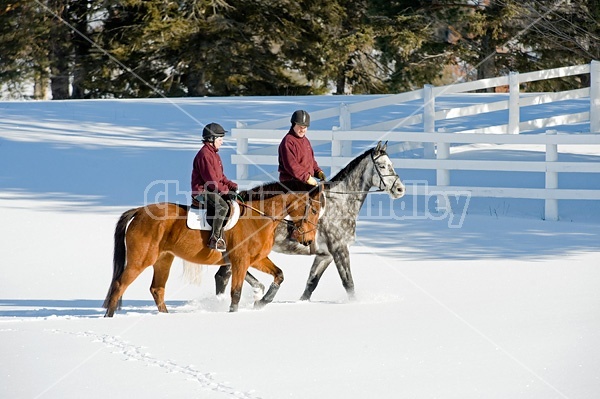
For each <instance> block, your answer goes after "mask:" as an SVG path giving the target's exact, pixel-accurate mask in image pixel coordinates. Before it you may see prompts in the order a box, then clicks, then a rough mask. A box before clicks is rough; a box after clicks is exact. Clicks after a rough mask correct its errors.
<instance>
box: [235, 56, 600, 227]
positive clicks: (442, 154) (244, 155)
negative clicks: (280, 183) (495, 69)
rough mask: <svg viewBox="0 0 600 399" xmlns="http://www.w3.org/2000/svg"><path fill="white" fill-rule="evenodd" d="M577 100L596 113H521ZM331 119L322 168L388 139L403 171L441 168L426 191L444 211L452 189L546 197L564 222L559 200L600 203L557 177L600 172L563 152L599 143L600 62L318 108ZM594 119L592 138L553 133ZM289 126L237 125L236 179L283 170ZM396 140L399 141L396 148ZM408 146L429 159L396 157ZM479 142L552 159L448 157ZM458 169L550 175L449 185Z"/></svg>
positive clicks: (281, 122) (318, 135) (321, 135)
mask: <svg viewBox="0 0 600 399" xmlns="http://www.w3.org/2000/svg"><path fill="white" fill-rule="evenodd" d="M581 74H590V87H587V88H584V89H578V90H570V91H563V92H556V93H540V94H528V93H520V85H521V84H526V83H527V82H532V81H537V80H545V79H552V78H557V77H564V76H573V75H581ZM497 86H508V87H509V90H510V91H509V94H508V99H506V100H503V101H495V102H491V103H484V104H481V103H480V104H476V105H471V106H466V107H460V108H452V109H438V108H440V107H436V98H439V97H440V96H442V95H447V94H455V93H466V92H469V91H474V90H479V89H484V88H488V87H497ZM573 99H581V100H587V99H589V109H588V110H585V111H583V112H576V113H568V111H564V113H562V112H559V111H553V114H552V115H551V116H549V117H545V118H538V119H530V120H522V118H521V111H522V109H523V108H524V107H535V106H542V105H543V104H548V103H554V102H556V103H557V105H559V104H560V103H559V102H560V101H565V100H573ZM415 100H418V101H421V100H422V101H423V104H422V107H420V109H419V111H418V112H415V113H413V114H411V115H409V116H405V117H403V118H400V119H392V120H387V121H383V122H379V123H376V124H371V125H367V126H360V127H353V126H352V115H353V114H357V113H359V112H362V111H366V110H370V111H371V112H372V110H373V109H376V108H382V107H389V106H397V107H402V106H403V104H405V103H407V102H411V101H412V102H414V101H415ZM557 108H558V107H557ZM502 110H508V112H507V116H506V123H503V124H500V125H491V124H490V125H487V126H479V127H477V128H476V129H469V130H460V129H452V128H444V129H440V128H436V125H439V124H442V125H443V122H447V121H449V120H452V119H455V118H459V117H460V118H464V117H469V116H477V117H480V116H481V114H484V113H490V112H497V111H502ZM331 117H339V126H332V127H331V129H330V130H313V129H311V130H310V139H311V142H313V145H315V144H318V143H324V142H327V143H331V155H327V156H318V157H317V161H318V162H319V165H321V166H324V167H327V166H329V167H331V171H332V174H333V173H335V172H336V171H338V170H339V169H341V168H342V167H343V166H345V165H346V164H348V162H350V161H351V160H352V159H353V158H354V156H353V154H352V142H353V141H371V142H375V141H377V140H388V141H389V142H390V146H389V147H388V148H389V149H390V151H388V152H389V153H390V155H391V158H392V160H393V162H394V166H395V167H396V168H400V169H433V170H436V179H437V181H436V185H435V186H433V187H432V186H429V187H428V188H427V190H428V191H431V190H435V191H436V192H438V191H439V192H442V193H444V195H440V196H439V198H438V207H440V208H444V209H447V207H448V202H447V195H452V192H458V191H462V192H465V191H466V192H469V193H471V195H472V196H475V197H504V198H535V199H544V200H545V219H546V220H558V217H559V214H558V200H563V199H582V200H583V199H586V200H600V190H575V189H559V188H558V173H563V172H580V173H600V163H599V164H596V163H590V162H587V163H586V162H559V161H558V147H557V146H558V145H561V144H570V145H600V134H598V133H600V62H598V61H593V62H592V63H591V64H589V65H579V66H572V67H565V68H556V69H550V70H544V71H537V72H530V73H523V74H518V73H511V74H510V75H509V76H504V77H498V78H492V79H484V80H479V81H474V82H467V83H459V84H454V85H449V86H441V87H433V86H431V85H426V86H425V87H424V88H423V89H421V90H415V91H412V92H408V93H401V94H396V95H390V96H385V97H382V98H377V99H374V100H369V101H363V102H358V103H354V104H348V105H346V104H341V105H340V106H339V107H334V108H329V109H324V110H319V111H311V121H312V123H314V122H315V121H319V120H322V119H326V118H331ZM490 120H494V118H490ZM495 120H497V118H496V119H495ZM438 122H441V123H438ZM587 122H589V132H587V133H585V134H580V133H578V134H557V132H556V131H554V130H548V128H550V127H557V126H561V125H569V124H574V123H587ZM415 127H417V128H418V129H417V128H415ZM282 128H283V129H282ZM288 128H289V116H286V117H284V118H280V119H277V120H274V121H270V122H263V123H258V124H254V125H250V126H247V125H245V124H243V123H241V122H238V126H237V127H236V128H235V129H233V130H232V136H233V137H234V138H235V139H236V142H237V143H236V145H237V151H236V154H235V155H232V159H231V161H232V163H234V164H236V168H237V180H241V181H243V180H247V179H248V178H249V176H248V166H249V165H258V166H259V167H260V165H277V163H278V161H277V146H278V144H279V142H280V141H281V138H282V137H283V135H284V134H285V133H286V131H287V129H288ZM407 129H408V130H407ZM540 129H542V134H526V135H525V134H519V133H524V132H536V133H539V131H540ZM544 131H545V133H544ZM250 141H253V142H254V141H256V142H257V143H258V144H259V145H258V148H257V149H254V150H252V151H249V143H250ZM393 143H397V145H394V144H393ZM406 143H419V144H418V145H422V147H423V148H424V155H425V156H424V158H422V159H406V158H399V157H394V155H393V154H394V152H395V151H396V152H397V151H400V150H402V149H405V148H407V146H406ZM478 143H489V144H516V145H540V144H542V145H545V148H546V159H545V161H543V162H531V161H527V162H514V161H483V160H480V161H475V160H453V159H449V156H450V146H451V145H452V144H478ZM412 148H414V146H413V147H412ZM452 170H482V171H485V170H487V171H521V172H543V173H545V175H546V184H545V188H495V187H470V186H469V187H457V186H451V185H450V173H451V171H452ZM419 187H420V186H416V187H415V188H414V192H413V190H412V189H413V188H411V187H407V193H408V194H413V195H425V194H426V193H423V192H420V188H419Z"/></svg>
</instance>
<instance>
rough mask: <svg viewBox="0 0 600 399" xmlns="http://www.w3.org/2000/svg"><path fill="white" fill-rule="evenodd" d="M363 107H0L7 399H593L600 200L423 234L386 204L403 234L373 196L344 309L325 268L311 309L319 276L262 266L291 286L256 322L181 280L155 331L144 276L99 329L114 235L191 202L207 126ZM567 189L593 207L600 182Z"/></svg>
mask: <svg viewBox="0 0 600 399" xmlns="http://www.w3.org/2000/svg"><path fill="white" fill-rule="evenodd" d="M361 99H364V98H363V97H360V96H356V97H346V98H341V97H331V96H323V97H284V98H217V99H189V100H188V99H185V100H183V99H176V100H171V101H167V100H128V101H124V100H123V101H118V100H114V101H108V100H106V101H63V102H2V103H0V220H1V221H2V224H1V226H2V227H0V237H1V238H2V240H1V242H2V244H1V245H0V255H1V256H2V259H3V263H4V267H3V277H2V279H0V338H1V341H0V342H2V344H1V345H0V356H1V358H2V362H1V363H0V397H2V398H80V397H85V398H105V397H112V398H126V397H132V396H134V395H135V397H145V398H265V399H267V398H272V399H280V398H286V397H289V398H294V397H296V398H303V399H305V398H345V399H353V398H364V397H373V398H375V397H376V398H461V399H464V398H502V399H505V398H527V399H538V398H539V399H548V398H578V399H579V398H590V399H591V398H597V397H598V395H599V394H600V372H599V371H598V370H600V318H599V317H598V314H599V311H600V293H599V290H598V288H597V287H598V283H599V282H600V270H599V268H598V264H599V262H598V261H599V260H600V244H599V243H600V240H599V238H600V237H599V236H600V229H598V214H597V213H598V212H597V210H598V204H597V203H595V202H593V201H592V202H585V201H583V202H580V203H574V204H561V212H562V211H564V214H565V215H569V216H568V218H567V217H565V218H563V219H562V220H561V221H559V222H546V221H543V220H540V217H539V216H540V213H539V206H540V204H537V203H524V201H521V202H519V201H515V200H511V201H508V200H498V199H496V200H494V201H487V202H486V201H484V200H480V204H475V203H473V204H472V206H473V207H472V208H471V206H470V207H469V212H467V214H466V217H465V219H464V222H463V223H462V224H461V225H460V226H458V227H457V226H450V225H449V222H448V220H433V219H432V218H428V217H426V216H427V214H426V212H424V211H423V209H420V208H419V206H413V205H412V204H413V199H412V198H410V197H407V198H405V199H402V200H398V201H405V205H406V206H405V208H406V209H407V212H406V213H404V214H402V217H397V218H390V217H389V216H388V217H381V215H379V216H378V213H377V210H378V209H379V207H380V206H381V204H384V207H385V206H386V204H389V202H386V201H385V200H384V199H383V197H382V196H379V195H372V196H370V199H369V202H368V203H367V204H365V210H364V212H363V214H362V215H361V218H360V221H359V227H358V234H357V242H356V244H355V245H354V246H353V247H352V251H351V260H352V270H353V274H354V280H355V283H356V289H357V296H358V299H357V301H355V302H348V301H347V299H346V294H345V292H344V290H343V288H342V287H341V283H340V279H339V276H338V275H337V273H336V271H335V270H334V269H335V267H334V266H331V267H330V270H328V271H327V272H326V273H325V275H324V277H323V279H322V282H321V284H320V285H319V287H318V288H317V290H316V291H315V294H314V296H313V300H312V301H311V302H310V303H306V302H298V301H297V299H298V298H299V296H300V294H301V293H302V291H303V288H304V284H305V281H306V277H307V276H308V270H309V269H310V265H311V263H312V257H300V256H288V255H281V254H273V255H272V258H273V260H274V261H275V263H277V264H279V265H280V266H281V267H282V268H283V270H284V273H285V275H286V280H285V282H284V284H283V285H282V288H281V290H280V291H279V293H278V296H277V297H276V299H275V303H273V304H271V305H269V306H267V307H266V308H265V309H263V310H261V311H254V310H252V295H251V290H249V289H248V286H245V291H244V295H243V298H242V306H241V308H242V310H241V311H240V312H239V313H236V314H229V313H227V309H228V305H229V299H228V298H225V299H219V298H216V297H215V296H214V293H213V292H214V288H213V281H212V275H213V272H214V271H216V269H209V270H208V273H207V274H205V281H204V283H203V285H202V286H200V287H197V286H191V285H188V284H187V283H186V282H185V281H184V280H183V278H182V267H181V262H180V261H176V262H175V265H174V267H173V270H172V272H171V278H170V280H169V283H168V285H167V293H166V298H167V306H169V310H170V313H169V314H158V313H157V312H156V308H155V306H154V303H153V301H152V299H151V296H150V293H149V292H148V287H149V285H150V280H151V277H152V276H151V271H150V270H147V271H146V272H145V273H144V274H143V275H142V276H141V277H140V278H138V279H137V280H136V281H135V282H134V284H133V285H132V286H131V287H130V288H129V289H128V291H127V292H126V293H125V298H124V306H125V307H124V309H123V310H122V311H120V312H118V313H117V315H116V317H114V318H113V319H104V318H102V315H103V313H104V312H103V309H101V308H100V306H101V303H102V300H103V298H104V295H105V294H106V291H107V289H108V284H109V282H110V277H111V273H112V272H111V261H112V234H113V230H114V224H115V222H116V220H117V218H118V216H119V215H120V213H121V212H123V211H124V210H126V209H128V208H130V207H133V206H138V205H140V204H143V203H144V201H145V200H146V197H145V196H144V192H145V191H146V188H147V187H148V186H149V185H150V184H152V182H154V181H168V182H173V184H177V182H179V187H172V188H170V190H169V191H168V196H169V198H168V199H169V200H172V201H179V202H186V203H187V200H188V199H187V195H186V191H187V190H188V184H189V173H190V170H189V168H190V165H191V160H192V158H193V156H194V154H195V153H196V151H197V149H198V147H199V145H200V144H199V143H200V140H199V138H200V135H199V132H200V130H201V123H208V122H212V121H216V122H220V123H222V124H223V125H224V126H225V127H226V128H227V129H230V128H232V127H233V126H234V123H235V121H236V120H243V121H251V120H254V121H265V120H269V119H272V118H277V117H281V116H285V115H287V114H290V113H291V112H292V111H293V110H294V109H296V108H306V109H308V110H309V111H312V110H317V109H320V108H324V107H329V106H332V105H334V104H336V103H338V102H340V101H344V102H350V101H358V100H361ZM379 117H380V116H379V115H368V116H365V117H364V121H365V123H367V122H368V121H370V120H373V122H375V121H377V118H379ZM309 136H310V131H309ZM227 144H228V145H229V147H228V148H225V149H224V150H223V157H224V161H225V162H224V163H225V164H226V168H227V169H226V172H227V174H228V175H229V176H230V177H233V176H234V168H233V167H232V166H230V165H228V161H227V156H228V154H231V153H232V151H233V150H234V148H233V147H232V145H233V142H231V141H230V142H228V143H227ZM468 150H469V151H465V152H462V153H460V154H459V153H458V152H457V153H456V156H468V157H473V158H477V157H480V158H481V157H503V156H519V157H523V158H527V157H529V158H533V159H534V158H535V157H539V153H536V152H535V149H531V148H527V149H526V151H523V149H519V148H510V149H507V148H502V147H499V146H496V147H492V148H484V149H482V148H469V149H468ZM506 151H511V152H508V153H507V152H506ZM561 151H563V153H564V154H563V155H561V156H563V157H572V158H577V157H585V159H586V160H588V161H596V160H597V159H598V157H600V150H598V149H594V148H585V149H571V148H568V149H562V148H561ZM355 155H358V152H356V153H355ZM399 172H400V175H401V177H402V178H403V180H405V181H407V180H412V179H414V180H420V179H421V178H423V176H421V175H418V174H411V173H410V171H408V172H406V173H405V171H399ZM425 178H427V176H425ZM458 178H459V179H460V178H461V177H458ZM463 178H465V179H467V178H468V179H475V180H477V179H480V180H481V181H484V180H485V181H489V180H490V178H492V179H496V178H497V179H498V181H502V179H506V180H507V181H508V180H510V179H511V178H512V180H513V181H514V180H515V176H506V175H503V176H499V175H498V176H496V175H493V174H492V175H490V174H486V175H485V176H484V175H476V174H474V173H473V172H471V174H470V175H469V176H464V177H463ZM526 179H533V181H534V182H535V181H536V180H535V179H539V176H533V175H528V174H521V175H518V177H517V178H516V180H517V184H524V183H525V180H526ZM561 184H566V185H585V186H586V187H593V188H598V177H595V176H593V175H592V176H589V175H588V176H577V175H573V176H570V178H569V179H563V180H562V181H561ZM152 194H153V195H154V194H156V193H152ZM398 201H396V202H398ZM393 205H394V209H396V207H398V206H399V203H394V204H393ZM517 216H518V217H517ZM571 220H574V221H575V222H571ZM583 222H585V223H583ZM255 275H256V276H258V277H259V278H260V279H261V280H262V281H263V282H264V283H269V282H270V281H269V278H268V276H266V275H264V274H261V273H259V272H255Z"/></svg>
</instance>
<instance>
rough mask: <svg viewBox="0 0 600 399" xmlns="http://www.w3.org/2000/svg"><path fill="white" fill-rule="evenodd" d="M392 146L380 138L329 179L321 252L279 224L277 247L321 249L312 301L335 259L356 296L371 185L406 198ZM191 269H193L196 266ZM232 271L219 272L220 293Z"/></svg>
mask: <svg viewBox="0 0 600 399" xmlns="http://www.w3.org/2000/svg"><path fill="white" fill-rule="evenodd" d="M386 151H387V142H386V143H383V144H382V143H381V141H380V142H378V143H377V145H376V146H375V147H374V148H371V149H369V150H367V151H365V152H364V153H363V154H361V155H359V156H358V157H356V158H355V159H353V160H352V161H351V162H350V163H349V164H348V165H346V166H345V167H344V168H343V169H342V170H341V171H340V172H339V173H337V174H336V175H335V176H334V177H333V178H332V179H331V180H330V181H329V182H327V183H326V184H325V188H324V194H325V197H326V204H327V206H326V207H325V209H324V212H323V216H322V217H321V219H320V220H319V224H318V228H317V239H316V245H314V244H313V245H314V247H316V251H315V250H314V249H313V250H311V247H306V246H302V245H298V243H296V242H294V241H292V240H290V235H289V233H288V231H287V230H286V229H285V226H279V227H278V228H277V229H276V231H275V245H274V246H273V251H275V252H280V253H284V254H296V255H314V254H316V257H315V259H314V261H313V264H312V267H311V269H310V273H309V275H308V280H307V282H306V288H305V289H304V293H303V294H302V296H301V298H300V300H305V301H307V300H310V297H311V295H312V293H313V291H314V290H315V288H317V285H318V284H319V280H320V279H321V276H322V275H323V273H324V272H325V270H326V269H327V267H328V266H329V265H330V264H331V262H335V265H336V267H337V270H338V273H339V275H340V278H341V279H342V285H343V287H344V288H345V290H346V293H347V295H348V297H349V298H350V299H353V298H354V295H355V293H354V280H353V278H352V271H351V270H350V245H352V244H353V243H354V240H355V237H356V220H357V219H358V213H359V211H360V208H361V207H362V205H363V204H364V202H365V199H366V198H367V194H368V193H369V192H371V191H370V189H371V188H377V189H378V191H384V192H386V193H387V194H388V195H389V196H390V198H392V199H398V198H401V197H402V196H404V194H405V187H404V184H402V181H401V180H400V177H399V176H398V174H397V173H396V171H395V169H394V164H393V163H392V161H391V159H390V158H389V156H388V154H387V152H386ZM314 247H313V248H314ZM190 272H192V273H193V270H190ZM230 276H231V270H230V268H229V266H222V267H221V268H219V270H218V271H217V273H216V275H215V283H216V292H217V295H220V294H222V293H224V292H225V288H226V286H227V284H228V282H229V279H230ZM246 281H247V282H248V283H249V284H250V285H252V287H253V288H254V289H255V290H257V291H260V290H261V289H262V290H264V286H263V285H262V284H261V283H260V281H258V280H257V279H256V278H254V277H253V276H252V275H251V274H250V273H248V274H247V276H246Z"/></svg>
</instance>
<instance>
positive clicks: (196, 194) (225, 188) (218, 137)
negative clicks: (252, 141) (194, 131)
mask: <svg viewBox="0 0 600 399" xmlns="http://www.w3.org/2000/svg"><path fill="white" fill-rule="evenodd" d="M223 136H225V130H224V129H223V127H222V126H221V125H219V124H218V123H209V124H208V125H206V126H205V127H204V130H203V131H202V142H203V143H204V145H203V146H202V148H201V149H200V151H198V154H196V157H195V158H194V166H193V169H192V198H194V199H195V200H197V201H198V202H200V203H206V204H207V205H208V206H209V207H213V208H214V210H215V216H214V217H213V218H212V234H211V236H210V240H209V243H208V246H209V247H210V248H212V249H216V250H217V251H219V252H224V251H225V250H226V245H225V240H224V238H223V234H222V232H223V222H224V220H225V217H226V216H227V212H229V204H228V203H227V201H228V200H229V201H233V200H235V198H236V196H237V189H238V185H237V184H236V183H234V182H233V181H231V180H229V179H228V178H227V177H226V176H225V174H224V173H223V163H222V162H221V157H220V156H219V154H217V152H218V151H219V147H221V145H222V144H223Z"/></svg>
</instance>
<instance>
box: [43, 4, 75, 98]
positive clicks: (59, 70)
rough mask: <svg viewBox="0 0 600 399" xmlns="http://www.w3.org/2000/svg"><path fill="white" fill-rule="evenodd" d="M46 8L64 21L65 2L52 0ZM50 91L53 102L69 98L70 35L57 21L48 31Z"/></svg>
mask: <svg viewBox="0 0 600 399" xmlns="http://www.w3.org/2000/svg"><path fill="white" fill-rule="evenodd" d="M48 6H49V7H50V9H52V10H53V11H54V12H55V13H56V15H59V16H60V17H61V18H63V19H64V20H66V16H67V4H66V1H65V0H52V1H49V2H48ZM50 35H51V37H52V41H51V43H52V44H51V45H50V57H49V58H50V89H51V91H52V99H53V100H64V99H67V98H69V48H70V34H69V30H68V28H67V26H66V25H65V24H64V23H63V22H62V21H61V20H59V19H57V18H55V19H53V24H52V27H51V29H50Z"/></svg>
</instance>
